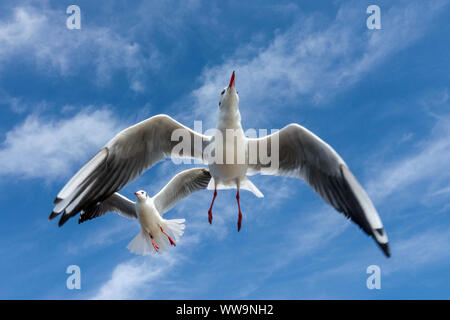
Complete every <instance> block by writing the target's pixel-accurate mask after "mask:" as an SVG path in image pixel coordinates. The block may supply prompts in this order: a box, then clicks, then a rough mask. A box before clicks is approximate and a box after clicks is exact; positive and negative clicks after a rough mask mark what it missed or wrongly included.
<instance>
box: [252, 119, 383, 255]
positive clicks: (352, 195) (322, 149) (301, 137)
mask: <svg viewBox="0 0 450 320" xmlns="http://www.w3.org/2000/svg"><path fill="white" fill-rule="evenodd" d="M248 142H249V148H250V149H254V150H257V153H256V154H257V155H258V158H257V161H256V163H254V164H251V165H250V168H249V171H250V173H262V174H271V175H284V176H290V177H297V178H302V179H304V180H305V181H306V182H307V183H308V184H309V185H310V186H311V187H312V188H313V189H314V190H315V191H316V192H317V193H318V194H319V195H320V196H321V198H322V199H323V200H324V201H325V202H326V203H328V204H329V205H331V206H333V207H334V208H335V209H336V210H338V211H339V212H341V213H343V214H344V215H345V216H346V217H348V218H350V219H351V220H352V221H353V222H355V223H356V224H357V225H358V226H360V227H361V228H362V229H363V230H364V231H365V232H366V233H367V234H369V235H370V236H372V237H373V238H374V239H375V241H376V242H377V243H378V245H379V246H380V247H381V249H382V250H383V252H384V253H385V254H386V255H387V256H388V257H389V256H390V252H389V246H388V239H387V235H386V233H385V232H384V230H383V225H382V223H381V219H380V217H379V215H378V213H377V211H376V209H375V207H374V205H373V203H372V201H371V200H370V198H369V197H368V195H367V193H366V192H365V191H364V189H363V188H362V187H361V185H360V184H359V183H358V181H357V180H356V178H355V177H354V176H353V174H352V173H351V171H350V170H349V168H348V167H347V165H346V164H345V162H344V160H342V158H341V157H340V156H339V155H338V154H337V153H336V151H334V149H333V148H332V147H331V146H329V145H328V144H327V143H325V142H324V141H322V140H321V139H320V138H319V137H317V136H316V135H314V134H313V133H312V132H310V131H308V130H307V129H306V128H303V127H302V126H300V125H298V124H290V125H288V126H286V127H285V128H283V129H282V130H280V131H278V132H276V133H274V134H272V135H269V136H266V137H263V138H259V139H248ZM277 143H278V151H279V152H278V153H277V152H276V145H277ZM260 149H262V150H261V151H260ZM272 149H273V150H272ZM266 152H267V154H268V156H269V157H272V159H276V156H277V154H278V163H279V166H274V165H272V166H271V163H270V162H267V161H265V160H266V159H262V158H261V157H260V154H266ZM274 157H275V158H274ZM272 161H273V160H272Z"/></svg>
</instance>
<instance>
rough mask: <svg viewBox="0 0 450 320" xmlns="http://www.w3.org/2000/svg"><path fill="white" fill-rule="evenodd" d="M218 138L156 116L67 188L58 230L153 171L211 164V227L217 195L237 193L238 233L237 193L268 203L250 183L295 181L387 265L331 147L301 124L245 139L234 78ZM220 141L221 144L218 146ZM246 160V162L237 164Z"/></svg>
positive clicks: (366, 208)
mask: <svg viewBox="0 0 450 320" xmlns="http://www.w3.org/2000/svg"><path fill="white" fill-rule="evenodd" d="M178 130H181V131H183V132H184V133H185V135H184V138H186V139H188V140H189V142H191V143H190V144H188V145H189V147H188V148H182V149H181V152H180V153H179V154H177V153H175V152H173V151H174V148H176V147H177V146H178V144H179V141H178V140H176V139H173V136H172V133H174V132H176V131H178ZM227 130H232V131H233V137H232V138H233V139H226V140H225V141H223V136H226V133H227ZM216 133H217V134H216V135H213V136H206V135H203V134H200V133H197V132H195V131H193V130H191V129H190V128H188V127H186V126H184V125H183V124H181V123H179V122H177V121H176V120H174V119H172V118H171V117H169V116H168V115H156V116H153V117H151V118H149V119H146V120H144V121H142V122H140V123H138V124H136V125H133V126H131V127H129V128H126V129H124V130H123V131H121V132H120V133H119V134H117V135H116V136H115V137H114V138H113V139H111V140H110V141H109V142H108V143H107V144H106V145H105V146H104V147H103V148H102V149H101V150H100V151H99V152H98V153H97V154H96V155H95V156H94V157H93V158H92V159H91V160H90V161H89V162H88V163H86V164H85V165H84V166H83V167H82V168H81V169H80V170H79V171H78V172H77V173H76V174H75V175H74V176H73V177H72V178H71V179H70V180H69V182H67V184H66V185H65V186H64V187H63V188H62V190H61V191H60V192H59V193H58V195H57V196H56V198H55V200H54V208H53V211H52V213H51V214H50V217H49V219H53V218H55V217H57V216H58V215H60V214H62V215H61V219H60V220H59V223H58V225H59V226H61V225H63V224H64V223H65V222H66V221H67V220H68V219H69V218H71V217H73V216H75V215H76V214H77V213H78V212H80V211H81V210H84V209H85V208H87V207H90V206H92V205H95V204H96V203H98V202H102V201H104V200H105V199H107V198H109V197H110V196H111V195H112V194H114V192H116V191H118V190H120V189H121V188H123V187H124V186H125V185H127V184H128V183H130V182H131V181H133V180H135V179H136V178H137V177H138V176H140V175H141V174H142V173H143V172H144V171H146V170H148V169H149V168H151V167H152V166H153V165H155V164H156V163H158V162H160V161H163V160H165V159H167V158H172V159H173V158H189V159H195V160H198V161H200V162H201V163H206V164H207V165H208V167H209V170H210V174H211V180H210V182H209V184H208V187H207V189H209V190H214V194H213V198H212V201H211V205H210V207H209V210H208V221H209V223H212V218H213V216H212V209H213V205H214V201H215V199H216V197H217V190H220V189H234V188H235V189H237V191H236V200H237V205H238V222H237V229H238V231H239V230H240V229H241V225H242V212H241V206H240V196H239V191H240V189H244V190H248V191H250V192H252V193H253V194H254V195H255V196H257V197H263V194H262V193H261V191H259V190H258V188H257V187H256V186H255V185H254V184H253V183H252V182H251V181H250V179H249V178H248V176H251V175H254V174H263V175H275V176H288V177H294V178H299V179H302V180H304V181H305V182H306V183H308V184H309V186H310V187H311V188H312V189H313V190H314V191H315V192H316V193H317V194H318V195H319V196H320V197H321V198H322V199H323V200H324V201H325V202H326V203H327V204H329V205H331V206H332V207H334V208H335V209H336V210H337V211H339V212H341V213H343V214H344V215H345V216H346V217H347V218H349V219H351V220H352V221H353V222H354V223H356V224H357V225H358V226H359V227H360V228H361V229H362V230H363V231H364V232H365V233H367V234H368V235H369V236H371V237H372V238H373V239H374V240H375V241H376V243H377V244H378V246H379V247H380V248H381V250H382V251H383V252H384V254H385V255H386V256H387V257H390V250H389V244H388V237H387V234H386V232H385V231H384V228H383V224H382V222H381V219H380V217H379V215H378V212H377V210H376V209H375V207H374V205H373V203H372V201H371V200H370V198H369V196H368V195H367V193H366V192H365V190H364V188H363V187H362V186H361V185H360V184H359V182H358V181H357V179H356V178H355V177H354V175H353V174H352V173H351V171H350V169H349V168H348V166H347V164H346V163H345V162H344V160H343V159H342V158H341V157H340V156H339V154H338V153H337V152H336V151H335V150H334V149H333V148H332V147H331V146H330V145H328V144H327V143H326V142H324V141H323V140H322V139H320V138H319V137H318V136H316V135H315V134H314V133H312V132H311V131H309V130H308V129H306V128H304V127H302V126H300V125H299V124H296V123H292V124H289V125H287V126H286V127H284V128H283V129H281V130H279V131H277V132H275V133H273V134H271V135H268V136H264V137H261V138H248V137H246V136H245V134H244V131H243V129H242V125H241V115H240V111H239V95H238V92H237V90H236V81H235V72H234V71H233V73H232V75H231V78H230V81H229V84H228V86H227V87H225V88H224V89H223V90H222V91H221V93H220V100H219V110H218V121H217V130H216ZM220 136H222V139H220V138H218V137H220ZM192 142H194V143H192ZM275 146H278V150H277V149H276V148H275ZM212 150H214V152H213V151H212ZM232 150H233V151H236V152H234V155H233V158H232V159H231V161H228V159H227V161H221V162H219V161H217V158H220V156H219V157H214V158H213V159H212V157H211V155H212V154H213V153H214V154H215V155H217V154H218V152H219V153H220V152H221V154H222V155H223V158H226V156H227V155H228V154H229V153H231V151H232ZM252 150H253V151H254V150H257V152H251V151H252ZM261 150H263V151H264V150H266V151H267V154H271V155H273V154H276V155H277V156H278V164H277V165H276V166H274V165H273V163H272V161H270V162H267V161H266V159H265V158H263V157H262V156H261V154H260V153H261V152H260V151H261ZM241 156H242V157H243V161H240V159H238V158H240V157H241ZM250 160H252V161H250Z"/></svg>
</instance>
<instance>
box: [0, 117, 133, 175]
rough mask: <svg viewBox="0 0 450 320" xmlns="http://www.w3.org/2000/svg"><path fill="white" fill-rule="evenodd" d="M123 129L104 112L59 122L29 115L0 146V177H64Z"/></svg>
mask: <svg viewBox="0 0 450 320" xmlns="http://www.w3.org/2000/svg"><path fill="white" fill-rule="evenodd" d="M123 126H124V124H123V123H122V122H121V121H120V120H119V119H117V118H116V117H115V116H114V115H113V114H112V113H111V112H110V111H109V110H108V109H106V108H104V109H100V110H95V111H94V110H92V109H91V108H84V109H82V110H81V111H80V112H79V113H77V114H76V115H74V116H73V117H69V118H62V119H61V118H54V117H45V116H40V115H30V116H28V117H27V118H26V119H25V121H24V122H23V123H21V124H19V125H17V126H16V127H15V128H13V129H12V130H11V131H9V132H7V133H6V138H5V140H4V141H3V142H2V143H1V144H0V163H1V164H2V165H1V167H0V175H4V176H5V175H15V176H17V177H24V178H36V177H40V178H44V179H46V180H52V179H55V178H59V177H62V176H67V175H68V174H69V173H71V171H72V168H73V167H74V165H75V164H78V163H80V162H81V161H83V160H84V161H86V160H88V158H89V156H92V155H93V153H94V152H95V151H96V150H98V149H99V148H100V147H101V146H102V145H103V144H105V143H106V142H107V141H108V140H109V139H111V138H112V137H113V136H114V135H115V134H116V133H117V132H118V131H119V130H120V128H122V127H123Z"/></svg>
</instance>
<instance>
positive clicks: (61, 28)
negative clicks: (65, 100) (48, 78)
mask: <svg viewBox="0 0 450 320" xmlns="http://www.w3.org/2000/svg"><path fill="white" fill-rule="evenodd" d="M65 18H66V16H65V15H64V12H60V11H55V10H52V9H48V8H46V9H42V8H40V7H38V6H36V7H35V6H18V7H16V8H15V9H14V10H13V16H11V17H8V18H7V19H5V20H3V21H1V22H0V62H2V64H7V63H10V62H13V61H14V60H16V59H18V58H20V59H22V61H26V62H27V63H29V64H31V65H35V66H36V67H37V68H39V70H40V71H43V72H44V73H50V74H53V73H56V74H58V75H61V76H63V77H71V76H74V75H76V74H77V70H95V77H94V78H93V79H94V80H95V83H96V84H98V85H105V84H107V83H108V82H109V81H110V79H111V77H112V76H113V75H114V73H115V72H117V71H119V70H124V71H125V72H126V73H127V76H128V80H129V83H130V88H131V89H132V90H135V91H142V90H143V89H144V87H145V86H144V83H143V77H144V74H145V73H144V70H145V69H152V68H156V67H158V64H159V62H158V58H157V56H158V52H157V50H156V49H152V50H150V51H148V52H145V53H144V52H143V51H142V50H141V48H140V45H139V44H138V43H136V42H133V41H129V40H127V39H126V38H125V37H124V36H122V35H120V34H118V33H117V32H115V31H113V30H111V29H109V28H106V27H102V26H95V25H89V27H86V28H83V27H82V29H81V30H68V29H67V28H66V26H65V20H64V19H65Z"/></svg>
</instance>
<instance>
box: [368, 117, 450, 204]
mask: <svg viewBox="0 0 450 320" xmlns="http://www.w3.org/2000/svg"><path fill="white" fill-rule="evenodd" d="M449 163H450V119H445V118H441V119H440V120H438V121H437V124H436V125H435V127H434V128H433V130H432V133H431V134H430V136H429V137H426V138H424V139H423V140H421V141H419V144H418V145H417V146H416V147H415V150H414V151H413V152H412V153H410V154H408V155H406V156H403V157H401V158H400V159H397V160H395V161H394V162H391V163H386V162H385V163H383V165H382V166H381V165H378V166H377V168H376V169H375V170H372V171H373V172H376V177H375V178H374V179H373V180H371V181H369V183H368V184H367V190H368V193H369V194H370V196H371V197H372V198H373V199H374V201H381V200H383V199H384V198H386V197H388V196H390V195H392V194H394V193H396V192H399V191H402V190H405V189H406V188H407V187H409V186H411V185H413V184H415V183H417V182H419V181H423V180H430V179H432V180H433V184H432V186H431V187H432V188H433V189H439V188H440V186H441V185H442V183H444V184H445V183H447V182H448V178H449V175H450V174H449V172H448V165H449ZM433 192H437V190H435V191H433Z"/></svg>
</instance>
